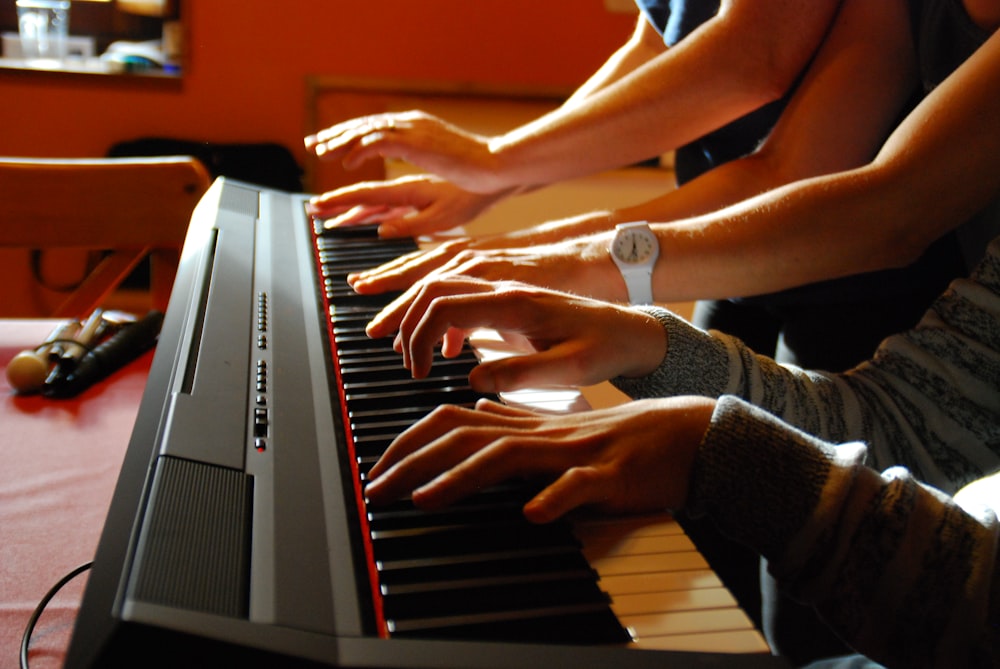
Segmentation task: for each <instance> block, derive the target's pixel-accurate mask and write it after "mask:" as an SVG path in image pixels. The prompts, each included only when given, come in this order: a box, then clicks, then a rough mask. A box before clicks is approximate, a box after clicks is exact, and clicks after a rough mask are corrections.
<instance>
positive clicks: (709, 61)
mask: <svg viewBox="0 0 1000 669" xmlns="http://www.w3.org/2000/svg"><path fill="white" fill-rule="evenodd" d="M731 4H732V5H733V6H732V7H731V8H730V9H729V10H728V11H725V12H722V13H720V16H718V17H716V18H715V19H712V20H711V21H709V22H707V23H706V24H705V25H704V26H702V28H701V29H699V31H698V32H697V34H696V35H692V36H691V37H690V38H688V39H685V40H683V41H681V42H680V43H679V44H678V45H677V46H675V47H673V48H671V49H669V50H668V51H666V52H664V53H662V54H661V55H659V56H657V57H656V58H655V59H653V60H650V61H649V62H647V63H646V64H645V65H643V66H642V67H640V68H638V69H636V70H635V71H633V72H631V73H630V74H629V75H628V76H625V77H622V78H620V79H618V80H616V81H615V82H614V83H613V84H610V85H607V86H604V87H602V88H600V89H599V90H596V91H594V92H593V94H591V95H588V96H587V98H586V100H585V101H583V102H584V103H585V104H576V105H572V106H567V107H564V108H560V109H559V110H557V111H555V112H553V113H552V114H548V115H546V116H544V117H542V118H541V119H538V120H537V121H536V122H533V123H530V124H528V125H525V126H522V127H521V128H518V129H517V130H515V131H513V132H511V133H508V134H506V135H504V136H501V137H498V138H496V139H495V140H494V141H493V142H491V147H490V148H491V151H492V152H493V153H494V156H495V158H496V160H497V163H498V165H499V166H500V170H501V172H502V175H498V178H499V179H501V180H502V182H504V183H505V182H511V183H518V184H525V183H550V182H551V181H553V180H556V179H565V178H570V177H576V176H580V175H583V174H589V173H593V172H595V171H600V170H604V169H609V168H613V167H620V166H623V165H628V164H632V163H635V162H637V161H639V160H643V159H646V158H649V157H651V156H656V155H659V154H661V153H664V152H665V151H668V150H671V149H674V148H676V147H678V146H681V145H682V144H685V143H687V142H690V141H692V140H694V139H696V138H698V137H700V136H702V135H704V134H705V133H707V132H709V131H711V130H714V129H716V128H718V127H720V126H722V125H725V124H726V123H728V122H730V121H732V120H734V119H736V118H739V117H740V116H743V115H744V114H746V113H748V112H750V111H752V110H753V109H756V108H757V107H759V106H760V105H762V104H764V103H766V102H769V101H771V100H774V99H776V98H777V97H780V96H781V94H783V93H784V92H785V91H786V90H787V89H788V87H789V86H790V85H791V84H792V82H793V81H794V79H795V77H796V76H797V75H798V73H799V72H800V70H801V68H802V67H804V65H805V64H806V63H807V62H808V59H809V57H810V56H811V55H812V53H813V51H814V50H815V48H816V46H817V45H818V44H819V42H820V41H821V39H822V35H823V33H824V30H825V27H826V25H827V23H828V21H829V17H830V16H831V14H832V12H833V11H834V10H835V5H836V4H837V3H835V2H832V3H831V2H827V1H826V0H823V1H822V2H813V3H799V2H794V1H792V0H789V1H788V2H784V1H782V2H773V3H766V4H764V5H761V4H760V3H750V2H745V1H743V0H741V1H740V2H733V3H731ZM750 5H752V6H750ZM789 15H794V16H795V19H794V20H795V21H796V22H797V24H796V26H795V28H796V29H795V30H794V31H793V30H784V29H783V28H785V27H787V22H788V21H789V20H790V19H789ZM779 32H780V34H782V35H783V36H784V38H783V39H782V40H774V39H773V36H774V35H775V34H778V33H779ZM612 137H613V138H614V141H609V138H612ZM580 147H587V149H586V150H585V151H581V150H580ZM567 156H572V157H573V160H566V157H567ZM501 185H503V183H498V187H499V186H501Z"/></svg>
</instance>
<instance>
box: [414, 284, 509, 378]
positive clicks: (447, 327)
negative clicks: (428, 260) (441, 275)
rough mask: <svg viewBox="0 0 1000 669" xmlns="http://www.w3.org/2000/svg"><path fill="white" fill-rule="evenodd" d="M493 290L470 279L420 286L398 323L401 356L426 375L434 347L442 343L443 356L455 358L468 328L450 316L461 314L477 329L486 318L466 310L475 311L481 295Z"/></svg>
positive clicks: (488, 285)
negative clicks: (402, 352)
mask: <svg viewBox="0 0 1000 669" xmlns="http://www.w3.org/2000/svg"><path fill="white" fill-rule="evenodd" d="M493 290H494V286H493V285H492V284H489V283H486V282H482V281H473V280H451V281H429V282H424V283H422V284H421V288H420V290H419V292H418V293H417V295H416V296H415V297H414V299H413V300H412V302H411V303H410V305H409V306H408V308H407V311H406V314H405V315H404V316H403V318H402V319H401V320H400V323H399V334H400V337H401V340H402V345H403V349H404V351H405V354H404V355H406V357H407V358H408V359H409V360H410V362H411V364H412V365H413V366H412V367H411V369H413V370H415V371H417V370H419V371H420V372H422V373H424V374H426V372H427V371H428V370H429V369H430V365H431V361H432V359H433V357H434V347H435V346H436V345H437V343H438V342H440V341H442V340H443V341H444V347H443V352H444V354H445V356H446V357H454V355H456V354H457V352H459V351H461V349H462V346H463V344H464V340H465V332H466V331H467V330H468V328H467V327H465V325H464V324H463V323H460V322H458V320H457V319H456V318H453V317H454V316H459V315H461V317H462V318H466V319H468V320H467V322H469V323H472V325H471V327H478V326H479V322H480V321H483V320H484V318H485V317H482V318H481V317H477V316H475V315H473V314H469V313H466V311H465V310H466V308H470V309H474V308H476V307H477V305H479V304H480V296H481V295H482V294H484V293H485V294H490V296H491V297H492V293H493ZM456 293H457V294H456ZM479 308H481V307H479ZM487 311H488V310H487Z"/></svg>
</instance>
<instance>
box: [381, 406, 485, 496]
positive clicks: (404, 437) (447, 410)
mask: <svg viewBox="0 0 1000 669" xmlns="http://www.w3.org/2000/svg"><path fill="white" fill-rule="evenodd" d="M467 413H473V410H472V409H466V408H464V407H458V406H453V405H443V406H440V407H438V408H437V409H435V410H434V411H432V412H431V413H430V414H428V415H427V416H425V417H424V418H423V419H421V420H419V421H417V422H416V423H414V424H413V425H411V426H410V427H408V428H407V429H405V430H404V431H403V432H401V433H400V434H399V435H398V436H397V437H396V438H395V439H394V440H393V441H392V443H391V444H390V445H389V447H388V448H387V449H386V450H385V452H384V453H383V454H382V456H381V457H380V458H379V460H378V462H376V463H375V465H374V466H373V467H372V468H371V469H370V470H369V471H368V478H369V480H374V479H376V478H378V477H380V476H382V475H383V474H384V473H385V472H386V471H388V470H389V469H390V468H392V467H393V466H394V465H396V464H397V463H398V462H400V461H401V460H402V459H403V458H405V457H407V456H408V455H410V454H411V453H413V452H414V451H416V450H417V449H419V448H422V447H423V446H425V445H426V444H428V443H430V442H432V441H434V440H435V439H437V438H438V437H440V436H441V435H442V434H445V433H447V432H448V431H449V430H451V429H453V427H454V426H455V425H456V424H458V423H462V422H465V421H466V420H471V419H467V418H466V416H465V414H467Z"/></svg>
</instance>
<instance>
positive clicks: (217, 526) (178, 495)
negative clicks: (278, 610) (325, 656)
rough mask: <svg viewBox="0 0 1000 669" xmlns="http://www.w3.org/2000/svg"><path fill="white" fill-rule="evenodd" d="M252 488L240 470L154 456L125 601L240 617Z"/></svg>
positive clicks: (245, 606)
mask: <svg viewBox="0 0 1000 669" xmlns="http://www.w3.org/2000/svg"><path fill="white" fill-rule="evenodd" d="M252 491H253V483H252V479H251V478H250V477H249V476H246V475H245V474H243V473H242V472H239V471H235V470H231V469H226V468H223V467H217V466H212V465H206V464H202V463H197V462H191V461H188V460H181V459H178V458H170V457H162V458H160V460H159V463H158V466H157V469H156V474H155V478H154V481H153V489H152V492H151V495H150V502H149V504H150V509H149V513H148V514H147V516H146V520H145V523H144V525H143V529H142V533H141V534H140V537H139V545H138V548H137V551H138V554H137V559H136V564H137V571H136V572H135V573H134V574H133V577H132V583H131V587H130V588H129V590H130V593H129V594H130V596H131V597H132V598H134V599H136V600H141V601H145V602H149V603H153V604H161V605H165V606H176V607H181V608H186V609H191V610H195V611H202V612H205V613H213V614H218V615H224V616H230V617H236V618H245V617H246V616H247V610H248V599H249V596H248V592H249V587H248V582H249V566H250V549H249V546H250V531H249V529H250V517H251V506H250V504H251V494H252Z"/></svg>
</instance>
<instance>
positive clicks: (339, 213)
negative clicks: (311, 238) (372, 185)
mask: <svg viewBox="0 0 1000 669" xmlns="http://www.w3.org/2000/svg"><path fill="white" fill-rule="evenodd" d="M394 211H395V210H394V209H391V208H389V207H387V206H385V205H362V204H359V205H355V206H354V207H351V208H350V209H347V210H346V211H345V210H342V209H340V208H339V207H338V208H337V210H331V211H327V212H324V211H320V210H318V209H316V210H313V215H314V216H316V217H317V218H321V219H325V220H324V221H323V227H324V228H326V229H327V230H330V229H333V228H340V227H345V226H349V225H362V224H366V223H376V222H379V221H381V220H383V219H384V218H385V216H386V214H389V215H392V214H393V212H394Z"/></svg>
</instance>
